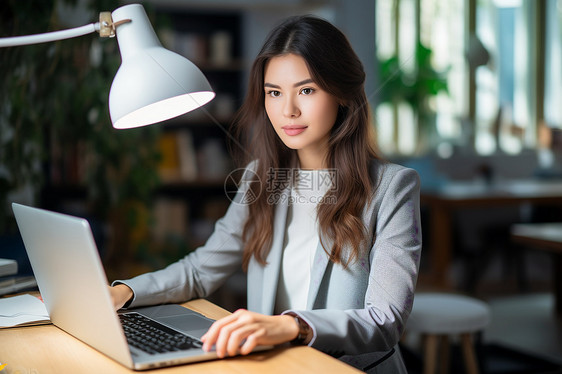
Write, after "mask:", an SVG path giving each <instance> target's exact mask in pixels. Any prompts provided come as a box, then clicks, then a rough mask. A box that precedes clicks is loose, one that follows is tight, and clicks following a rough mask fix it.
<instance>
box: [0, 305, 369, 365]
mask: <svg viewBox="0 0 562 374" xmlns="http://www.w3.org/2000/svg"><path fill="white" fill-rule="evenodd" d="M183 306H185V307H187V308H190V309H192V310H195V311H197V312H199V313H202V314H204V315H206V316H207V317H209V318H213V319H217V318H221V317H224V316H226V315H228V314H229V312H228V311H226V310H224V309H222V308H220V307H218V306H216V305H214V304H212V303H210V302H208V301H206V300H193V301H190V302H187V303H185V304H183ZM0 363H1V364H6V367H5V369H4V370H7V371H6V373H15V372H18V373H22V374H46V373H112V374H113V373H132V372H133V371H132V370H129V369H127V368H125V367H124V366H122V365H120V364H118V363H117V362H116V361H113V360H112V359H110V358H108V357H107V356H105V355H103V354H101V353H99V352H98V351H96V350H94V349H92V348H90V347H89V346H87V345H86V344H84V343H82V342H81V341H79V340H77V339H75V338H74V337H72V336H71V335H69V334H67V333H65V332H63V331H62V330H60V329H58V328H57V327H55V326H53V325H43V326H32V327H18V328H11V329H1V330H0ZM163 372H166V373H179V372H181V373H260V374H262V373H312V372H324V373H358V372H359V371H357V370H355V369H354V368H352V367H350V366H348V365H346V364H344V363H342V362H340V361H338V360H336V359H335V358H332V357H330V356H328V355H326V354H324V353H321V352H320V351H317V350H316V349H313V348H310V347H288V348H275V349H273V350H271V351H267V352H259V353H254V354H251V355H248V356H239V357H233V358H228V359H223V360H215V361H207V362H202V363H196V364H186V365H181V366H176V367H171V368H164V369H158V370H150V371H147V373H150V374H152V373H163Z"/></svg>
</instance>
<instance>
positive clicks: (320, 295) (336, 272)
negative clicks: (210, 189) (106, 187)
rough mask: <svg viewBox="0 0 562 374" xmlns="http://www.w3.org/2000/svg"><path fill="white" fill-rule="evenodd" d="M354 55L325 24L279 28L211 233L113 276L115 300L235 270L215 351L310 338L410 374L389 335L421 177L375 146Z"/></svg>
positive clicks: (410, 274)
mask: <svg viewBox="0 0 562 374" xmlns="http://www.w3.org/2000/svg"><path fill="white" fill-rule="evenodd" d="M364 80H365V74H364V71H363V67H362V65H361V62H360V61H359V59H358V58H357V56H356V55H355V53H354V52H353V50H352V48H351V46H350V45H349V42H348V41H347V39H346V38H345V36H344V35H343V34H342V33H341V32H340V31H339V30H337V29H336V28H335V27H334V26H332V25H331V24H330V23H328V22H326V21H324V20H321V19H318V18H314V17H310V16H303V17H293V18H290V19H288V20H286V21H285V22H284V23H282V24H281V25H279V26H278V27H277V28H275V29H274V30H273V31H272V32H271V33H270V35H269V37H268V38H267V40H266V42H265V44H264V46H263V48H262V50H261V51H260V53H259V55H258V56H257V58H256V60H255V62H254V64H253V66H252V69H251V73H250V81H249V89H248V94H247V97H246V100H245V102H244V104H243V106H242V108H241V109H240V111H239V115H238V118H237V121H235V133H236V134H237V138H238V139H239V142H238V143H237V144H238V148H237V150H238V151H242V153H243V156H245V164H246V165H248V166H247V168H246V172H245V174H244V176H243V179H242V180H243V181H247V183H242V184H241V187H240V191H239V193H238V197H239V198H240V200H238V201H235V202H233V203H232V204H231V206H230V207H229V209H228V211H227V213H226V215H225V216H224V217H223V218H222V219H220V220H219V221H218V222H217V224H216V227H215V231H214V233H213V234H212V235H211V237H210V238H209V240H208V241H207V243H206V244H205V245H204V246H202V247H200V248H198V249H197V250H196V251H194V252H192V253H190V254H189V255H188V256H186V257H185V258H183V259H182V260H180V261H178V262H176V263H174V264H172V265H170V266H168V267H167V268H166V269H163V270H160V271H156V272H153V273H148V274H144V275H141V276H139V277H136V278H133V279H130V280H127V281H118V282H115V283H114V287H112V291H111V292H112V296H113V298H114V302H115V307H116V308H119V307H121V306H123V305H125V304H126V305H127V306H128V307H137V306H142V305H150V304H158V303H174V302H183V301H186V300H188V299H192V298H199V297H206V296H208V295H209V294H211V293H212V292H213V291H214V290H215V289H217V288H218V287H219V286H220V285H221V284H222V283H223V282H224V281H225V280H226V279H227V278H228V277H229V276H230V275H231V274H232V273H233V272H234V271H236V270H237V269H238V268H239V267H240V266H242V267H243V268H244V269H245V270H246V271H247V276H248V290H247V291H248V310H238V311H236V312H235V313H233V314H232V315H230V316H228V317H226V318H223V319H221V320H218V321H217V322H215V323H214V324H213V326H212V327H211V328H210V329H209V331H208V332H207V333H206V334H205V335H204V336H203V338H202V340H203V342H204V345H203V348H204V349H206V350H210V349H211V348H212V347H213V346H214V347H215V348H216V352H217V354H218V356H219V357H225V356H231V355H235V354H247V353H249V352H251V351H252V349H253V348H254V347H255V346H256V345H271V344H282V343H286V342H293V343H295V344H308V345H310V346H312V347H315V348H317V349H319V350H322V351H324V352H327V353H329V354H331V355H334V356H336V357H339V358H341V359H342V360H343V361H345V362H348V363H350V364H352V365H354V366H357V367H360V368H361V369H363V370H366V371H369V370H371V369H372V371H373V372H374V371H383V370H384V371H386V372H392V373H399V372H405V368H404V365H403V363H402V359H401V357H400V354H399V352H398V351H397V350H396V345H397V343H398V341H399V339H400V336H401V334H402V332H403V329H404V326H405V323H406V320H407V317H408V315H409V312H410V309H411V306H412V302H413V295H414V289H415V283H416V279H417V271H418V266H419V258H420V250H421V232H420V222H419V178H418V176H417V174H416V173H415V172H414V171H413V170H410V169H406V168H403V167H401V166H398V165H393V164H390V163H387V162H384V161H382V160H381V159H380V158H379V157H377V155H376V152H375V149H374V141H373V136H372V134H371V130H370V129H371V126H370V121H369V108H368V103H367V99H366V96H365V92H364Z"/></svg>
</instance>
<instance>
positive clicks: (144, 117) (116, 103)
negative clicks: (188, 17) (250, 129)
mask: <svg viewBox="0 0 562 374" xmlns="http://www.w3.org/2000/svg"><path fill="white" fill-rule="evenodd" d="M112 18H113V22H119V21H120V20H125V19H130V20H131V22H128V23H124V24H121V25H119V26H118V27H117V29H116V34H117V41H118V43H119V50H120V52H121V59H122V62H121V66H120V67H119V70H118V71H117V74H116V75H115V78H114V80H113V83H112V85H111V90H110V93H109V113H110V116H111V122H112V123H113V127H115V128H118V129H126V128H132V127H139V126H145V125H150V124H153V123H156V122H160V121H164V120H167V119H170V118H174V117H177V116H179V115H182V114H185V113H187V112H189V111H191V110H193V109H196V108H199V107H200V106H202V105H205V104H206V103H208V102H209V101H211V100H212V99H213V98H214V97H215V93H214V92H213V90H212V89H211V86H210V85H209V82H208V81H207V79H206V78H205V76H204V75H203V73H202V72H201V71H200V70H199V69H198V68H197V66H195V65H194V64H193V63H192V62H191V61H189V60H188V59H186V58H185V57H182V56H180V55H178V54H176V53H174V52H171V51H169V50H167V49H164V48H163V47H162V45H161V44H160V42H159V41H158V38H157V37H156V34H155V33H154V30H153V29H152V26H151V25H150V22H149V20H148V17H147V16H146V13H145V11H144V8H143V7H142V6H141V5H139V4H133V5H127V6H124V7H121V8H119V9H116V10H115V11H114V12H113V13H112Z"/></svg>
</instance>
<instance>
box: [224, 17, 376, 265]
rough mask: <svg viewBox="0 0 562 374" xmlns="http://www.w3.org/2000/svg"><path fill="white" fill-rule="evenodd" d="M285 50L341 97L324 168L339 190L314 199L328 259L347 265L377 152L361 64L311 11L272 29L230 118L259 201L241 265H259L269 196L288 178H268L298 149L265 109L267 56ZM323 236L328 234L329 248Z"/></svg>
mask: <svg viewBox="0 0 562 374" xmlns="http://www.w3.org/2000/svg"><path fill="white" fill-rule="evenodd" d="M286 54H295V55H298V56H301V57H302V58H303V59H304V60H305V61H306V64H307V67H308V70H309V72H310V74H311V78H312V80H313V81H314V82H315V83H316V84H318V85H319V87H320V88H321V89H323V90H325V91H326V92H328V93H330V94H331V95H333V96H335V97H336V98H337V99H338V102H340V103H342V104H341V105H340V107H339V109H338V116H337V118H336V122H335V124H334V126H333V128H332V130H331V133H330V139H329V151H328V157H327V165H328V167H329V168H330V169H334V170H335V173H334V175H333V177H334V179H333V181H332V183H333V186H336V187H337V188H332V189H331V190H330V191H328V192H327V195H326V197H330V198H326V199H324V201H326V202H325V203H320V204H319V205H318V224H319V228H320V233H319V234H322V235H320V238H321V243H322V246H323V248H324V250H325V251H326V253H327V254H328V255H329V256H330V259H331V261H333V262H335V263H340V264H342V265H343V266H347V265H349V263H350V262H351V261H353V260H354V259H355V258H357V256H358V255H359V251H360V248H361V244H362V243H364V242H365V241H366V240H367V237H366V236H367V230H366V228H365V225H364V223H363V220H362V218H361V213H362V211H363V208H364V207H365V205H366V204H367V203H368V202H369V199H370V197H371V194H372V191H373V189H374V185H373V183H372V182H371V178H370V174H369V163H370V161H371V160H372V159H373V158H378V156H377V152H376V150H375V145H374V144H375V142H374V137H373V130H372V127H371V126H370V117H369V115H370V112H369V106H368V102H367V98H366V96H365V91H364V81H365V72H364V70H363V65H362V64H361V61H360V60H359V58H358V57H357V55H356V54H355V52H354V51H353V49H352V48H351V45H350V44H349V42H348V40H347V38H346V37H345V36H344V35H343V33H342V32H341V31H339V30H338V29H337V28H336V27H334V26H333V25H331V24H330V23H329V22H327V21H325V20H322V19H319V18H316V17H312V16H296V17H291V18H289V19H287V20H286V21H285V22H283V23H282V24H280V25H279V26H278V27H276V28H275V29H274V30H273V31H272V32H271V33H270V34H269V36H268V37H267V39H266V41H265V43H264V46H263V47H262V49H261V51H260V53H259V54H258V56H257V57H256V59H255V61H254V63H253V65H252V68H251V71H250V77H249V85H248V92H247V95H246V99H245V101H244V103H243V105H242V107H241V108H240V110H239V112H238V114H237V117H236V120H235V121H234V125H233V134H234V136H235V139H237V141H238V142H237V143H236V145H234V144H231V145H233V148H232V150H233V151H238V153H239V155H240V156H242V158H241V162H242V163H243V164H244V165H246V164H248V163H249V162H251V161H256V163H255V165H256V167H255V170H254V172H255V174H256V175H255V178H254V180H253V181H252V182H251V183H250V184H249V188H250V190H251V192H252V196H256V197H257V199H256V200H255V201H253V202H252V203H251V204H249V206H248V209H249V216H248V217H249V218H248V220H247V221H246V222H245V224H244V231H243V239H244V243H245V247H244V256H243V266H244V268H245V269H247V266H248V263H249V261H250V259H251V258H252V256H253V257H255V259H256V260H257V261H258V262H259V263H260V264H262V265H264V264H265V263H266V258H267V254H268V253H269V249H270V247H271V242H272V238H273V221H274V213H275V204H274V203H273V202H275V201H276V197H278V196H280V194H281V192H282V189H283V188H284V187H286V183H275V182H274V181H273V183H271V182H272V178H273V179H275V178H278V177H280V176H279V175H278V174H277V173H275V171H276V170H288V169H290V168H292V167H295V166H296V165H298V158H297V153H296V151H295V150H292V149H290V148H288V147H287V146H285V145H284V144H283V142H282V141H281V140H280V139H279V137H278V136H277V134H276V133H275V130H274V129H273V126H272V124H271V122H270V121H269V118H268V117H267V114H266V111H265V101H264V100H265V93H264V73H265V68H266V65H267V62H268V61H269V60H270V59H272V58H273V57H277V56H281V55H286ZM272 171H273V173H272ZM265 181H269V182H268V183H263V182H265ZM280 182H284V181H280ZM322 237H325V238H328V239H330V240H331V242H332V243H333V245H332V247H331V248H327V246H326V244H325V243H324V242H323V241H322ZM345 248H349V252H347V251H346V249H345Z"/></svg>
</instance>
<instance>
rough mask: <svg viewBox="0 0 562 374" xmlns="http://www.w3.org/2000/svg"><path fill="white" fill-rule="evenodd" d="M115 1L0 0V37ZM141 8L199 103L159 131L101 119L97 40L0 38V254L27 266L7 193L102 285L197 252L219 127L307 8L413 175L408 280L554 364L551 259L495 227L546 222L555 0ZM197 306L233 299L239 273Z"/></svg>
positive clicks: (552, 161) (555, 156)
mask: <svg viewBox="0 0 562 374" xmlns="http://www.w3.org/2000/svg"><path fill="white" fill-rule="evenodd" d="M126 3H129V2H128V1H112V0H92V1H88V0H67V1H65V0H45V1H41V2H30V1H16V0H4V1H3V2H2V6H1V7H0V37H7V36H16V35H28V34H35V33H42V32H47V31H54V30H60V29H65V28H70V27H77V26H81V25H85V24H88V23H91V22H96V21H97V17H98V14H99V12H100V11H112V10H114V9H116V8H117V7H119V6H120V5H124V4H126ZM141 3H142V4H143V5H144V6H145V9H146V11H147V13H148V15H149V18H150V19H151V22H152V25H153V27H154V29H155V30H156V32H157V34H158V36H159V38H160V40H161V41H162V43H163V45H164V46H165V47H166V48H168V49H171V50H173V51H175V52H177V53H180V54H182V55H184V56H185V57H187V58H189V59H190V60H191V61H193V62H194V63H195V64H196V65H198V66H199V67H200V68H201V70H202V71H203V72H204V74H205V75H206V76H207V78H208V79H209V82H210V83H211V86H212V87H213V89H214V90H215V91H216V93H217V96H216V98H215V100H213V101H212V102H211V103H210V104H208V105H207V106H205V107H203V108H201V109H198V110H196V111H195V112H192V113H188V114H187V115H184V116H181V117H178V118H175V119H172V120H168V121H166V122H164V123H163V124H161V125H156V126H149V127H145V128H139V129H132V130H115V129H113V127H112V126H111V122H110V119H109V114H108V109H107V108H108V106H107V97H108V94H109V88H110V85H111V82H112V79H113V77H114V75H115V72H116V71H117V69H118V67H119V64H120V57H119V53H118V45H117V43H116V40H111V39H100V38H99V37H98V36H97V35H87V36H84V37H80V38H74V39H69V40H65V41H59V42H55V43H46V44H40V45H32V46H24V47H13V48H2V49H0V72H1V73H0V204H1V208H0V258H14V259H16V260H18V264H19V271H20V274H31V273H32V271H31V268H30V267H29V264H28V263H27V260H26V255H25V250H24V249H23V246H22V243H21V239H20V238H19V233H18V231H17V227H16V225H15V222H14V218H13V214H12V212H11V207H10V204H11V203H12V202H20V203H24V204H29V205H34V206H38V207H43V208H46V209H51V210H56V211H59V212H65V213H70V214H73V215H79V216H82V217H86V218H88V220H89V221H90V223H91V225H92V228H93V231H94V235H95V238H96V242H97V244H98V247H99V249H100V255H101V258H102V261H103V262H104V265H105V268H106V272H107V275H108V278H109V280H110V281H111V280H114V279H118V278H126V277H131V276H134V275H137V274H140V273H143V272H146V271H150V270H154V269H158V268H161V267H163V266H165V265H167V264H169V263H171V262H173V261H175V260H177V259H179V258H181V257H183V256H184V255H185V254H186V253H188V252H189V251H192V250H193V249H195V248H197V246H199V245H201V244H203V243H204V242H205V240H206V239H207V238H208V236H209V235H210V233H211V232H212V230H213V227H214V223H215V222H216V220H217V219H218V218H220V217H221V216H222V215H223V214H224V212H225V211H226V208H227V207H228V204H229V203H230V201H229V198H228V196H229V192H230V193H231V192H232V191H233V189H235V185H234V183H233V182H232V178H229V177H228V176H229V173H230V172H231V171H232V170H233V168H234V167H235V165H234V164H233V162H232V159H231V157H230V155H229V150H228V147H227V143H228V139H229V126H230V122H231V120H232V117H233V115H234V113H235V112H236V110H237V109H238V108H239V106H240V105H241V103H242V100H243V98H244V95H245V90H246V80H247V75H248V71H249V67H250V65H251V63H252V61H253V58H254V56H255V55H256V54H257V52H258V50H259V48H260V47H261V44H262V43H263V41H264V39H265V36H266V35H267V33H268V32H269V31H270V30H271V29H272V28H273V27H274V25H276V24H277V23H278V22H280V21H281V20H282V19H284V18H285V17H287V16H290V15H295V14H314V15H318V16H320V17H323V18H325V19H327V20H329V21H331V22H332V23H334V24H335V25H336V26H337V27H339V28H340V29H341V30H342V31H343V32H344V33H345V34H346V35H347V36H348V38H349V40H350V42H351V44H352V45H353V47H354V49H355V51H356V52H357V54H358V55H359V57H360V58H361V60H362V62H363V64H364V67H365V70H366V73H367V81H366V87H365V88H366V92H367V95H368V98H369V102H370V105H371V109H372V112H373V124H372V125H373V126H374V127H375V128H376V132H377V141H378V146H379V149H380V152H381V155H382V156H383V157H385V158H388V159H390V160H391V161H394V162H396V163H400V164H403V165H406V166H409V167H412V168H415V169H416V170H417V171H418V172H419V173H420V176H421V180H422V227H423V234H424V247H423V254H422V264H421V272H420V279H419V284H418V290H420V291H425V290H438V291H448V292H456V293H462V294H466V295H470V296H473V297H477V298H479V299H482V300H485V301H486V302H487V303H488V304H489V305H490V306H491V308H492V323H491V325H490V327H489V328H488V329H487V330H486V331H484V334H483V340H484V341H485V342H492V343H495V342H498V343H500V344H502V345H503V346H509V347H511V348H514V351H513V352H515V353H513V352H512V351H510V354H512V353H513V354H514V356H513V357H511V356H510V357H511V358H509V357H508V358H506V360H508V361H509V360H510V359H511V360H512V362H515V361H517V360H518V359H523V358H524V357H526V355H527V354H529V355H530V356H532V358H536V359H537V360H539V361H540V360H543V359H544V360H545V362H548V363H553V362H554V363H556V364H558V365H560V364H562V359H561V357H562V325H561V319H560V315H561V312H562V311H561V309H562V308H561V307H560V306H557V305H562V301H560V303H561V304H557V302H558V300H559V297H557V295H560V294H561V293H562V291H561V289H562V280H561V279H562V278H560V277H559V276H558V274H559V272H562V260H560V256H561V255H560V253H562V250H561V249H557V250H552V249H551V248H550V247H548V248H547V249H546V250H545V248H544V246H540V245H534V244H532V243H531V244H529V243H528V242H521V241H518V240H516V238H515V237H514V234H513V230H514V227H515V226H514V225H515V224H530V225H532V224H541V223H556V222H562V105H561V104H562V102H561V101H560V100H561V99H560V98H561V97H562V1H561V0H534V1H529V0H448V1H445V0H376V1H375V0H354V1H344V0H285V1H283V2H279V1H275V0H200V1H199V0H161V1H156V0H155V1H144V2H141ZM212 300H213V301H216V302H217V303H219V304H220V305H222V306H224V307H225V308H227V309H229V310H234V309H236V308H238V307H243V306H244V305H245V276H244V274H243V273H242V272H240V273H238V274H235V275H234V276H233V278H232V280H231V281H229V282H228V285H227V286H225V287H223V288H221V289H220V290H219V291H218V292H217V293H216V294H215V295H213V297H212ZM414 359H415V358H414ZM541 362H542V361H541ZM513 365H515V364H513ZM555 366H556V365H555ZM558 367H559V366H558ZM509 368H510V366H509V365H508V366H507V369H505V370H506V371H504V372H546V371H540V370H539V369H529V370H530V371H517V370H523V369H520V368H519V369H517V367H515V368H514V369H512V370H511V369H509ZM510 370H511V371H510ZM533 370H535V371H533ZM541 370H542V369H541ZM544 370H547V369H544ZM549 370H550V369H549ZM553 370H554V369H553ZM488 372H494V371H493V370H492V369H490V370H488ZM495 372H500V371H495ZM549 372H553V371H549Z"/></svg>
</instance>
